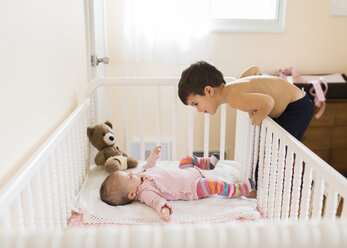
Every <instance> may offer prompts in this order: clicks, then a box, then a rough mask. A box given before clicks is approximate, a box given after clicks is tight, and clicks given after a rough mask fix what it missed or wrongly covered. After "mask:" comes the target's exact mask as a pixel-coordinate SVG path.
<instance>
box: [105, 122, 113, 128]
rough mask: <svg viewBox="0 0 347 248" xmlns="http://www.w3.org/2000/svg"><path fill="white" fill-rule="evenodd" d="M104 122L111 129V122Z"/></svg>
mask: <svg viewBox="0 0 347 248" xmlns="http://www.w3.org/2000/svg"><path fill="white" fill-rule="evenodd" d="M105 124H106V125H107V126H109V127H110V128H111V129H112V123H111V122H109V121H106V122H105Z"/></svg>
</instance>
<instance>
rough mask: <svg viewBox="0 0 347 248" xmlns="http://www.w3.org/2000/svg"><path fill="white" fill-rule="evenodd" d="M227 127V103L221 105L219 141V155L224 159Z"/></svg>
mask: <svg viewBox="0 0 347 248" xmlns="http://www.w3.org/2000/svg"><path fill="white" fill-rule="evenodd" d="M225 127H226V104H222V105H221V113H220V141H219V157H220V160H221V161H223V160H224V159H225V158H224V152H225V136H226V134H225Z"/></svg>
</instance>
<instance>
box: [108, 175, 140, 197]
mask: <svg viewBox="0 0 347 248" xmlns="http://www.w3.org/2000/svg"><path fill="white" fill-rule="evenodd" d="M115 174H116V177H114V180H115V182H116V184H117V186H116V187H121V188H123V189H124V190H125V192H126V193H133V192H134V193H136V191H137V188H138V187H139V186H140V185H141V178H140V177H139V176H137V175H135V174H133V173H131V172H130V173H129V174H128V173H126V172H124V171H117V172H115Z"/></svg>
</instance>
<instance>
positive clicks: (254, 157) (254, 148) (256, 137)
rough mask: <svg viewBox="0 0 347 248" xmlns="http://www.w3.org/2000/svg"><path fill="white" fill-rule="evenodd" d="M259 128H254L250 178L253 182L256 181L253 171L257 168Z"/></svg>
mask: <svg viewBox="0 0 347 248" xmlns="http://www.w3.org/2000/svg"><path fill="white" fill-rule="evenodd" d="M259 136H260V127H258V126H255V138H254V141H255V142H254V147H253V156H252V157H253V160H252V161H253V162H252V166H251V171H252V172H251V176H250V177H251V178H252V179H253V180H256V178H255V170H256V167H257V164H258V163H259V143H260V137H259Z"/></svg>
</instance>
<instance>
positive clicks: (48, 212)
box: [40, 161, 57, 230]
mask: <svg viewBox="0 0 347 248" xmlns="http://www.w3.org/2000/svg"><path fill="white" fill-rule="evenodd" d="M48 162H49V161H48ZM50 166H51V165H50V164H49V163H47V164H45V165H44V166H43V167H42V174H41V180H40V182H42V183H41V185H45V186H44V187H42V190H43V196H44V199H45V200H44V211H45V225H46V228H47V229H48V230H53V228H54V220H55V216H54V214H53V213H54V210H55V209H56V208H57V206H56V205H55V204H53V201H52V192H54V190H53V182H52V180H50V178H51V177H50Z"/></svg>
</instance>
